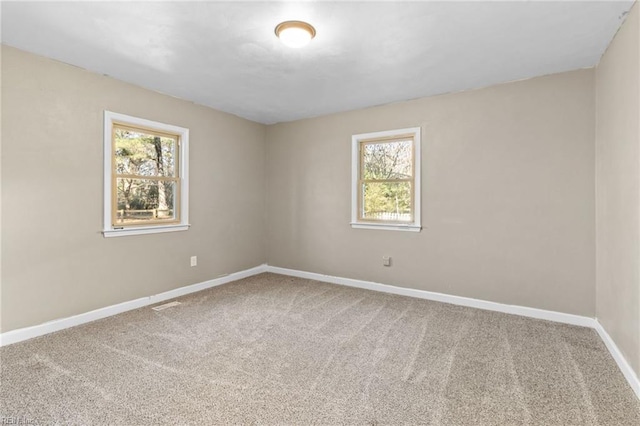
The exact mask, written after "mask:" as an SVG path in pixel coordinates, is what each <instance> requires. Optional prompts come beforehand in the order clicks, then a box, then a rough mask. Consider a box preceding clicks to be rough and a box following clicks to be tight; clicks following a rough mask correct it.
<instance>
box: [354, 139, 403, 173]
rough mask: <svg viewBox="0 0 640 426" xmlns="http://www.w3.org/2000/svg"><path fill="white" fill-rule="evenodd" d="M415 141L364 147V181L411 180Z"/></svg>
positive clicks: (372, 144)
mask: <svg viewBox="0 0 640 426" xmlns="http://www.w3.org/2000/svg"><path fill="white" fill-rule="evenodd" d="M412 145H413V141H412V140H411V139H409V140H401V141H396V142H385V143H365V144H363V145H362V150H363V162H364V165H363V167H362V171H363V176H362V178H363V179H409V178H411V175H412V173H413V172H412V168H413V165H412V164H413V161H412V159H411V157H412V155H413V149H412Z"/></svg>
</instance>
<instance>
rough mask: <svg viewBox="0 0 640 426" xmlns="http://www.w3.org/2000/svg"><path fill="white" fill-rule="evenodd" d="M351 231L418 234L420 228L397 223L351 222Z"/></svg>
mask: <svg viewBox="0 0 640 426" xmlns="http://www.w3.org/2000/svg"><path fill="white" fill-rule="evenodd" d="M351 227H352V228H353V229H379V230H381V231H405V232H420V230H421V229H422V227H421V226H420V225H403V224H399V223H394V224H392V223H363V222H356V223H354V222H351Z"/></svg>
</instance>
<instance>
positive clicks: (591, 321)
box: [266, 265, 640, 399]
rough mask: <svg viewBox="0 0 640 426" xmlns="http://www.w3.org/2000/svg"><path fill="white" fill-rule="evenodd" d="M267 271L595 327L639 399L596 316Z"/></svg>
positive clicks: (634, 379)
mask: <svg viewBox="0 0 640 426" xmlns="http://www.w3.org/2000/svg"><path fill="white" fill-rule="evenodd" d="M266 272H272V273H274V274H281V275H289V276H292V277H298V278H306V279H311V280H316V281H322V282H328V283H332V284H340V285H345V286H349V287H357V288H364V289H367V290H374V291H381V292H384V293H392V294H399V295H402V296H410V297H416V298H419V299H427V300H434V301H436V302H444V303H451V304H453V305H460V306H468V307H471V308H478V309H485V310H488V311H496V312H503V313H507V314H513V315H520V316H523V317H529V318H537V319H543V320H547V321H554V322H560V323H564V324H572V325H579V326H583V327H589V328H593V329H595V331H596V332H597V333H598V335H599V336H600V338H601V339H602V340H603V341H604V344H605V345H606V346H607V349H608V350H609V352H610V353H611V356H612V357H613V359H614V360H615V361H616V363H617V364H618V368H620V371H622V374H623V375H624V377H625V378H626V379H627V381H628V382H629V385H630V386H631V388H632V389H633V391H634V392H635V394H636V395H637V396H638V399H640V380H638V376H637V375H636V374H635V372H634V371H633V369H632V368H631V366H630V365H629V363H628V362H627V360H626V359H625V358H624V356H623V355H622V353H621V352H620V350H619V349H618V346H617V345H616V344H615V342H614V341H613V339H611V336H609V334H608V333H607V332H606V331H605V329H604V328H603V327H602V325H601V324H600V322H598V320H597V319H595V318H589V317H584V316H580V315H573V314H565V313H562V312H555V311H547V310H544V309H536V308H529V307H526V306H517V305H506V304H503V303H497V302H488V301H486V300H479V299H471V298H468V297H460V296H452V295H449V294H443V293H435V292H431V291H426V290H417V289H412V288H405V287H395V286H391V285H387V284H379V283H374V282H371V281H362V280H355V279H351V278H342V277H335V276H332V275H323V274H317V273H315V272H305V271H298V270H295V269H286V268H280V267H277V266H269V265H267V267H266Z"/></svg>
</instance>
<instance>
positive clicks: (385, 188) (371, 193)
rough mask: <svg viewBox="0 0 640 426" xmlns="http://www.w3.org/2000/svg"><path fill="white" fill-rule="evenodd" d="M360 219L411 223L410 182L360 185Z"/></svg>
mask: <svg viewBox="0 0 640 426" xmlns="http://www.w3.org/2000/svg"><path fill="white" fill-rule="evenodd" d="M362 191H363V192H362V200H363V212H362V219H369V220H384V221H394V222H412V221H413V218H412V217H411V183H410V182H369V183H364V184H363V185H362Z"/></svg>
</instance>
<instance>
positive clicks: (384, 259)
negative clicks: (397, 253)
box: [382, 256, 391, 266]
mask: <svg viewBox="0 0 640 426" xmlns="http://www.w3.org/2000/svg"><path fill="white" fill-rule="evenodd" d="M382 266H391V258H390V257H389V256H382Z"/></svg>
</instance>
